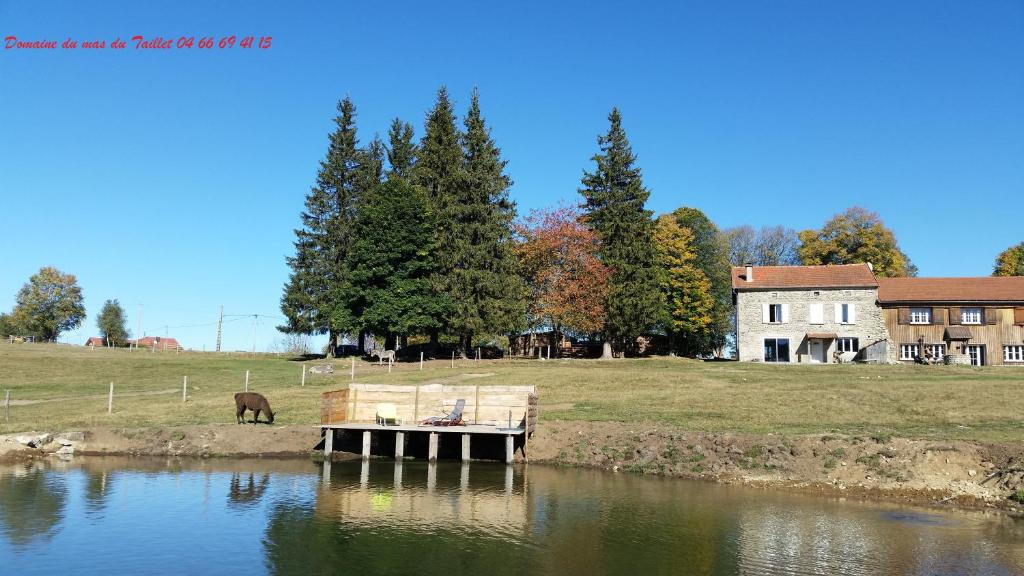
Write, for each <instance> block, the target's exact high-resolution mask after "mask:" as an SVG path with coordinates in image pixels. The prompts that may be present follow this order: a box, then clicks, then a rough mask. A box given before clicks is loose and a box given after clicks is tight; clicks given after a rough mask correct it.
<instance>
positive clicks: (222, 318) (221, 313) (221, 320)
mask: <svg viewBox="0 0 1024 576" xmlns="http://www.w3.org/2000/svg"><path fill="white" fill-rule="evenodd" d="M223 325H224V305H223V304H221V305H220V318H218V319H217V352H220V329H221V326H223Z"/></svg>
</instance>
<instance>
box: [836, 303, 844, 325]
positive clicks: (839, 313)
mask: <svg viewBox="0 0 1024 576" xmlns="http://www.w3.org/2000/svg"><path fill="white" fill-rule="evenodd" d="M842 323H843V305H842V304H840V303H838V302H836V324H842Z"/></svg>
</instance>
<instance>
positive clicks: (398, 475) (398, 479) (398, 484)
mask: <svg viewBox="0 0 1024 576" xmlns="http://www.w3.org/2000/svg"><path fill="white" fill-rule="evenodd" d="M401 489H402V461H401V460H399V461H398V462H395V491H396V492H397V491H399V490H401Z"/></svg>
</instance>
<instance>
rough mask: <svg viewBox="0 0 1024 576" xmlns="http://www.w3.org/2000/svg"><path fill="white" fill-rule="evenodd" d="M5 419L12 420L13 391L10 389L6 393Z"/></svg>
mask: <svg viewBox="0 0 1024 576" xmlns="http://www.w3.org/2000/svg"><path fill="white" fill-rule="evenodd" d="M4 421H5V422H10V421H11V391H10V390H8V391H7V393H6V394H4Z"/></svg>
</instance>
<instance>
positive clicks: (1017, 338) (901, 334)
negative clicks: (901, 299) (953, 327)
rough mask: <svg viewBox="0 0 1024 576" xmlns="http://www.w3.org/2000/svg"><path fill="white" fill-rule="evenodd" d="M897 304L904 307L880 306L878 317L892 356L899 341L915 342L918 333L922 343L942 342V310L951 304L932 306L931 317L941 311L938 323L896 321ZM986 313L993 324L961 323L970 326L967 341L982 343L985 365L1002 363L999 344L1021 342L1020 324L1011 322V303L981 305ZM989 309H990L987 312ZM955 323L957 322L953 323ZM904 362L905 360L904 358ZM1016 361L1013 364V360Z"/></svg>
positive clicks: (1023, 328) (1023, 335)
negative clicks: (922, 339) (885, 333)
mask: <svg viewBox="0 0 1024 576" xmlns="http://www.w3.org/2000/svg"><path fill="white" fill-rule="evenodd" d="M900 308H907V307H886V308H883V309H882V317H883V318H885V325H886V327H887V328H888V329H889V338H890V339H891V340H892V344H893V347H894V349H895V351H896V355H895V357H896V359H897V360H898V359H899V345H900V344H916V343H917V339H918V337H920V336H924V342H925V344H943V343H945V341H944V340H943V339H942V338H943V336H944V335H945V333H946V327H947V326H948V325H949V323H948V321H947V320H948V317H949V314H948V312H946V311H947V310H948V309H949V308H953V307H946V306H943V307H939V306H932V318H933V320H934V319H936V311H941V316H939V319H941V321H942V324H927V325H926V324H900V323H899V322H898V316H899V314H900V312H899V309H900ZM984 308H985V309H986V314H991V313H993V312H994V313H995V314H996V318H995V323H994V324H980V325H978V324H964V326H966V327H967V328H969V329H970V330H971V334H972V335H973V338H971V340H970V342H968V343H969V344H984V345H985V363H986V364H988V365H1000V364H1002V363H1003V346H1005V345H1008V344H1024V326H1018V325H1015V324H1014V321H1015V314H1014V308H1013V307H1006V308H995V307H984ZM990 310H991V312H990ZM957 325H959V322H958V323H957ZM947 352H950V353H958V352H957V351H955V350H947ZM904 362H907V361H906V360H905V361H904ZM1014 365H1016V364H1014Z"/></svg>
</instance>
